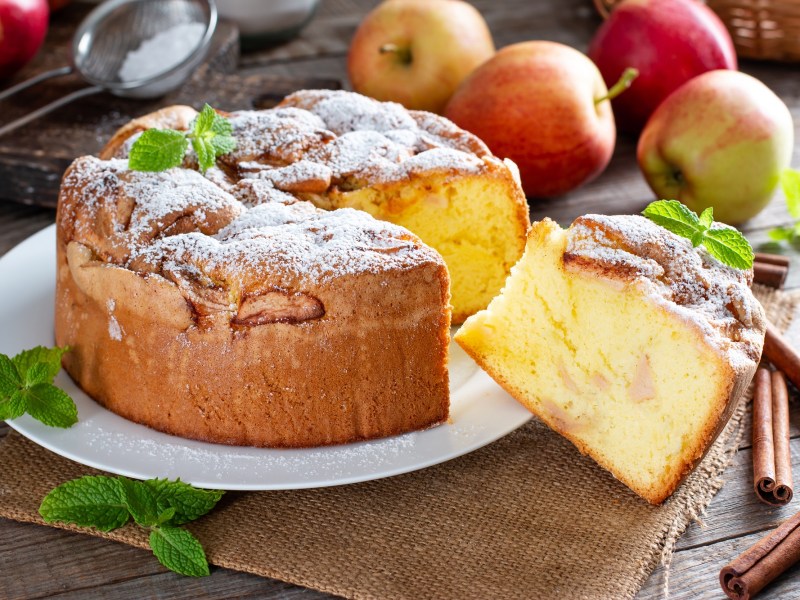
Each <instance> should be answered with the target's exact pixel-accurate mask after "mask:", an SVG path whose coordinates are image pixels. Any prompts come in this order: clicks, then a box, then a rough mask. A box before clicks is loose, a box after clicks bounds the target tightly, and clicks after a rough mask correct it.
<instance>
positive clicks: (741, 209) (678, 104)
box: [637, 70, 794, 224]
mask: <svg viewBox="0 0 800 600" xmlns="http://www.w3.org/2000/svg"><path fill="white" fill-rule="evenodd" d="M793 145H794V124H793V123H792V115H791V114H790V113H789V109H788V108H787V107H786V105H785V104H784V103H783V101H782V100H781V99H780V98H778V96H776V95H775V94H774V93H773V92H772V91H771V90H770V89H769V88H768V87H767V86H765V85H764V84H763V83H761V82H760V81H758V80H757V79H755V78H753V77H751V76H749V75H745V74H744V73H740V72H738V71H730V70H719V71H710V72H708V73H704V74H703V75H700V76H698V77H695V78H694V79H691V80H690V81H688V82H687V83H685V84H684V85H682V86H681V87H679V88H678V89H677V90H675V91H674V92H673V93H672V94H670V95H669V96H668V97H667V99H666V100H664V102H663V103H661V105H660V106H659V107H658V108H657V109H656V111H655V112H654V113H653V115H652V116H651V117H650V119H649V121H648V122H647V125H646V126H645V128H644V131H643V132H642V136H641V138H639V145H638V148H637V158H638V161H639V166H640V167H641V169H642V172H643V173H644V176H645V178H646V179H647V183H648V184H650V187H651V188H652V189H653V191H654V192H655V193H656V196H658V197H659V198H670V199H671V198H674V199H677V200H680V201H681V202H683V203H684V204H686V206H688V207H689V208H691V209H692V210H694V211H695V212H697V213H700V212H701V211H703V210H704V209H705V208H708V207H709V206H713V207H714V219H715V220H717V221H723V222H725V223H730V224H738V223H741V222H743V221H746V220H747V219H750V218H752V217H754V216H755V215H756V214H758V213H759V212H760V211H761V210H762V209H763V208H764V207H765V206H766V205H767V203H768V202H769V200H770V198H771V197H772V195H773V193H774V192H775V189H776V188H777V187H778V184H779V180H780V175H781V172H782V171H783V170H784V169H785V168H786V167H788V166H789V162H790V160H791V157H792V147H793Z"/></svg>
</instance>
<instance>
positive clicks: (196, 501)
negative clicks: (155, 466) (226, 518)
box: [145, 479, 225, 525]
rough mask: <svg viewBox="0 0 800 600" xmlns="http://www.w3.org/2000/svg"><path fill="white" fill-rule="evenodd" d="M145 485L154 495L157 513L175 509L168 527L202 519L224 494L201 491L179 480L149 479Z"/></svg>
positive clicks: (215, 491)
mask: <svg viewBox="0 0 800 600" xmlns="http://www.w3.org/2000/svg"><path fill="white" fill-rule="evenodd" d="M145 484H146V485H147V486H148V487H149V488H150V490H151V491H152V492H153V494H154V495H155V498H156V506H157V509H158V511H159V512H161V511H164V510H166V509H167V508H169V507H171V508H174V509H175V515H174V516H173V517H172V519H171V520H170V521H169V524H170V525H183V524H184V523H188V522H189V521H194V520H195V519H197V518H199V517H202V516H203V515H204V514H206V513H207V512H208V511H210V510H211V509H212V508H214V506H215V505H216V504H217V502H219V499H220V498H222V495H223V494H224V493H225V492H223V491H221V490H201V489H198V488H195V487H192V486H191V485H189V484H188V483H184V482H183V481H181V480H180V479H178V480H177V481H169V480H167V479H149V480H147V481H146V482H145Z"/></svg>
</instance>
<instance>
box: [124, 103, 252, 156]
mask: <svg viewBox="0 0 800 600" xmlns="http://www.w3.org/2000/svg"><path fill="white" fill-rule="evenodd" d="M190 145H191V146H192V148H193V149H194V151H195V154H197V162H198V163H199V165H200V169H201V170H202V171H203V172H205V171H206V170H207V169H210V168H211V167H213V166H214V164H215V163H216V160H217V157H218V156H222V155H223V154H228V153H229V152H232V151H233V150H234V149H235V148H236V139H235V138H234V137H233V126H232V125H231V122H230V121H229V120H228V119H226V118H225V117H223V116H221V115H219V114H217V111H215V110H214V109H213V108H211V107H210V106H209V105H208V104H206V105H205V106H204V107H203V110H202V111H200V114H198V115H197V117H195V119H194V121H192V124H191V127H190V129H189V131H176V130H174V129H147V130H145V131H144V132H142V134H141V135H140V136H139V138H138V139H137V140H136V141H135V142H134V143H133V146H132V147H131V151H130V155H129V156H128V167H130V168H131V169H133V170H134V171H165V170H167V169H171V168H172V167H177V166H180V165H181V163H183V157H184V156H186V151H187V150H188V149H189V146H190Z"/></svg>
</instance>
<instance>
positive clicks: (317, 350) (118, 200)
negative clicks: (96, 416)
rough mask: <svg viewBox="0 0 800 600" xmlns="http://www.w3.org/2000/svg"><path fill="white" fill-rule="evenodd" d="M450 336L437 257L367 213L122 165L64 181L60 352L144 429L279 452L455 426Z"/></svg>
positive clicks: (77, 165) (85, 384)
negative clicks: (66, 348) (451, 422)
mask: <svg viewBox="0 0 800 600" xmlns="http://www.w3.org/2000/svg"><path fill="white" fill-rule="evenodd" d="M168 113H169V114H171V115H172V117H169V118H173V117H174V115H175V112H174V111H168ZM162 117H163V115H162ZM189 117H191V115H189ZM309 118H310V117H309ZM171 122H172V123H175V122H176V121H175V120H172V121H171ZM283 139H284V141H285V144H286V145H287V146H289V145H291V141H290V138H289V137H284V138H283ZM246 147H247V144H246V143H244V142H243V143H242V148H246ZM449 327H450V305H449V281H448V274H447V269H446V266H445V264H444V262H443V260H442V258H441V256H440V255H439V254H438V253H437V252H436V251H434V250H432V249H431V248H429V247H428V246H426V245H425V244H424V243H422V242H421V241H420V240H419V238H418V237H417V236H415V235H413V234H412V233H410V232H409V231H408V230H406V229H404V228H402V227H399V226H397V225H393V224H391V223H386V222H382V221H378V220H376V219H374V218H373V217H371V216H370V215H368V214H367V213H365V212H362V211H356V210H352V209H347V208H345V209H339V210H332V211H325V210H321V209H318V208H316V207H314V206H313V205H312V204H311V203H309V202H306V201H303V200H300V199H298V198H297V197H296V196H294V195H292V194H289V193H286V192H284V191H281V190H279V189H276V187H275V186H274V185H273V184H272V183H271V182H270V181H268V180H263V179H258V178H254V179H248V178H245V179H242V180H241V181H239V182H237V183H235V184H231V185H230V186H228V188H227V189H222V188H221V187H219V186H218V185H216V184H214V183H213V182H212V181H210V180H209V179H208V178H206V177H203V175H201V174H200V173H199V172H198V171H196V170H193V169H188V168H174V169H170V170H168V171H164V172H160V173H142V172H135V171H130V170H129V169H128V164H127V161H126V160H120V159H111V160H101V159H98V158H94V157H83V158H80V159H78V160H76V161H75V162H74V163H73V164H72V165H71V166H70V168H69V169H68V170H67V172H66V174H65V176H64V179H63V182H62V186H61V192H60V197H59V204H58V214H57V284H56V306H55V333H56V342H57V343H58V344H59V345H60V346H69V347H70V348H71V352H69V353H67V354H66V355H65V356H64V367H65V368H66V370H67V371H68V372H69V374H70V375H71V376H72V378H73V379H74V380H75V381H76V382H77V383H78V384H79V385H80V386H81V387H82V388H83V389H84V390H85V391H86V392H87V393H88V394H89V395H90V396H92V397H93V398H94V399H95V400H97V401H98V402H99V403H101V404H102V405H104V406H106V407H107V408H108V409H110V410H111V411H113V412H115V413H117V414H119V415H121V416H123V417H125V418H127V419H130V420H132V421H135V422H138V423H142V424H144V425H148V426H150V427H152V428H154V429H158V430H160V431H164V432H167V433H171V434H175V435H179V436H183V437H187V438H194V439H199V440H206V441H211V442H219V443H224V444H238V445H253V446H269V447H302V446H318V445H325V444H337V443H343V442H350V441H354V440H362V439H370V438H376V437H381V436H387V435H392V434H397V433H402V432H406V431H410V430H415V429H421V428H425V427H429V426H432V425H435V424H438V423H441V422H442V421H444V420H445V419H447V416H448V410H449V394H448V373H447V352H448V344H449Z"/></svg>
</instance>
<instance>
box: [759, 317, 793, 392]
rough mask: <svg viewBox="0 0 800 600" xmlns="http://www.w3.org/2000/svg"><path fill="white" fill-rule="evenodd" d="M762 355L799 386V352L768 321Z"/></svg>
mask: <svg viewBox="0 0 800 600" xmlns="http://www.w3.org/2000/svg"><path fill="white" fill-rule="evenodd" d="M764 357H765V358H767V360H769V362H771V363H772V364H773V365H775V368H777V369H778V370H779V371H782V372H783V374H784V375H786V378H787V379H788V380H789V381H791V382H792V383H793V384H794V385H795V386H797V387H800V354H798V353H797V351H796V350H795V349H794V348H792V347H791V345H790V344H789V342H788V341H786V338H784V337H783V334H781V332H780V331H778V330H777V328H776V327H775V326H774V325H773V324H772V323H770V322H769V321H767V335H766V337H765V338H764Z"/></svg>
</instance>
